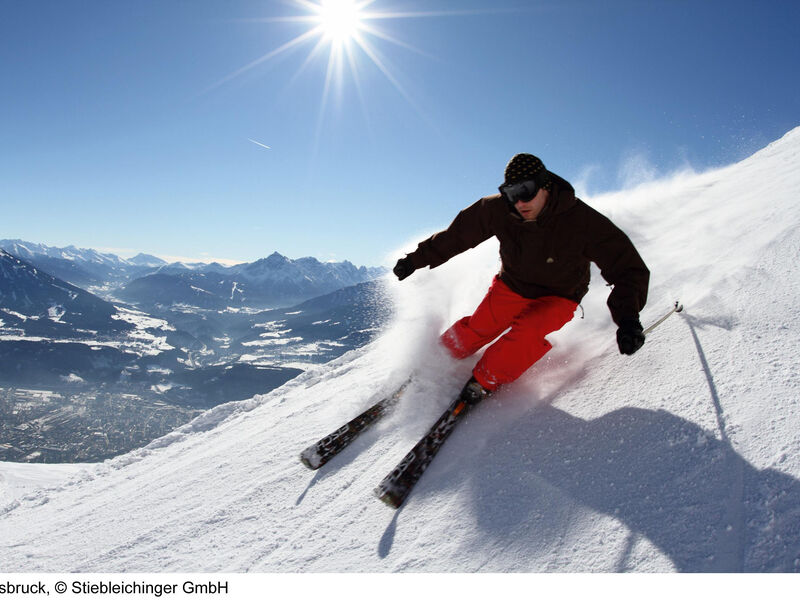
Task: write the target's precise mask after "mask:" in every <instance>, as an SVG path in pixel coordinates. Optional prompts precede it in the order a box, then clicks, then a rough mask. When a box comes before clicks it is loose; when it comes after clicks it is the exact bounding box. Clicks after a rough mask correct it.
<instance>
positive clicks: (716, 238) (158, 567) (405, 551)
mask: <svg viewBox="0 0 800 600" xmlns="http://www.w3.org/2000/svg"><path fill="white" fill-rule="evenodd" d="M798 153H800V129H796V130H793V131H791V132H789V133H788V134H787V135H786V136H784V137H783V138H782V139H781V140H778V141H777V142H775V143H773V144H771V145H770V146H768V147H767V148H765V149H763V150H762V151H760V152H758V153H756V154H755V155H754V156H752V157H750V158H748V159H747V160H745V161H742V162H741V163H739V164H736V165H731V166H729V167H726V168H723V169H718V170H715V171H711V172H706V173H700V174H694V173H688V172H686V173H681V174H677V175H675V176H673V177H670V178H668V179H666V180H662V181H656V182H651V183H648V184H645V185H642V186H639V187H637V188H634V189H630V190H626V191H624V192H620V193H615V194H607V195H603V196H598V197H594V198H588V199H587V200H588V201H589V203H590V204H592V205H593V206H595V207H596V208H598V209H599V210H601V211H602V212H604V213H605V214H607V215H608V216H610V217H611V218H612V219H613V220H614V221H615V222H616V223H617V224H618V225H620V226H621V227H622V228H623V229H624V230H626V231H627V232H629V234H630V235H631V236H632V238H633V239H634V241H635V242H636V244H637V246H638V248H639V249H640V251H641V253H642V255H643V257H644V259H645V261H646V262H647V263H648V265H649V266H650V268H651V271H652V285H651V290H650V300H649V303H648V306H647V308H646V309H645V311H644V313H643V315H642V321H643V323H644V324H645V326H647V325H648V324H650V323H653V322H655V321H656V320H657V319H658V318H659V317H660V316H662V315H663V314H664V313H666V312H667V311H668V310H669V309H670V308H671V306H672V304H673V302H674V301H675V300H677V299H680V300H681V301H682V302H683V304H684V305H685V310H684V311H683V312H682V313H678V314H674V315H672V316H671V317H669V318H668V319H667V320H666V321H665V322H664V323H663V324H661V325H660V326H659V327H658V328H657V329H656V330H655V331H654V332H653V333H652V334H651V335H650V336H649V337H648V340H647V343H646V344H645V346H644V348H642V350H640V351H639V352H638V353H637V354H636V355H634V356H632V357H625V356H621V355H620V354H619V353H618V352H617V349H616V344H615V342H614V325H613V323H612V322H611V320H610V317H609V315H608V311H607V309H606V307H605V305H604V303H605V299H606V296H607V293H608V290H607V288H606V287H605V286H604V285H603V282H602V280H601V279H600V278H599V276H598V275H597V274H596V273H595V274H594V281H593V286H592V291H591V292H590V294H589V295H588V296H587V297H586V298H585V300H584V302H583V309H584V311H585V318H583V319H581V318H580V312H579V313H578V316H577V317H576V319H574V320H573V321H572V322H571V323H569V324H568V325H567V326H565V327H564V328H563V329H562V330H560V331H559V332H557V333H556V334H553V335H552V336H551V341H552V342H553V344H554V349H553V350H552V351H551V353H550V354H549V355H548V356H546V357H545V359H543V360H542V361H540V362H539V363H538V364H537V365H535V366H534V367H533V368H532V369H531V370H530V371H529V372H528V373H526V374H525V375H524V376H523V377H522V378H521V379H520V380H519V381H518V382H517V383H516V384H514V385H513V386H510V387H508V388H506V389H504V390H502V391H500V392H498V393H497V394H496V395H495V396H493V397H491V398H490V399H489V400H487V401H485V402H484V403H482V404H481V405H479V406H478V407H476V408H475V409H474V410H473V411H472V412H471V413H470V414H469V415H468V416H467V417H466V419H465V420H464V422H463V423H462V424H461V425H459V427H458V428H457V429H456V430H455V431H454V433H453V435H452V437H451V438H450V440H449V441H448V442H447V444H446V445H445V447H444V448H443V449H442V451H441V452H440V454H439V455H438V456H437V458H436V460H435V461H434V462H433V463H432V465H431V467H430V468H429V470H428V471H427V472H426V473H425V475H424V476H423V477H422V479H421V480H420V482H419V484H418V486H417V488H416V489H415V490H414V492H413V494H412V495H411V496H410V497H409V499H408V501H407V503H406V505H404V506H403V507H402V508H401V509H400V510H399V511H392V510H391V509H388V508H387V507H386V506H384V505H383V504H381V503H380V502H378V501H377V500H375V499H374V497H373V496H372V490H373V488H374V487H375V486H376V485H377V483H378V482H379V481H380V480H381V479H382V477H383V476H384V475H385V474H386V473H387V472H389V471H390V470H391V469H392V468H393V467H394V466H395V464H396V463H397V462H398V461H399V460H400V459H401V458H402V457H403V455H404V454H405V453H406V452H407V451H408V449H409V448H410V447H411V446H412V445H413V444H414V443H415V442H416V440H417V439H418V438H419V436H420V435H421V434H422V433H423V432H424V431H425V430H426V429H427V428H428V426H429V425H430V424H431V423H432V421H433V420H434V419H435V418H436V417H437V416H438V415H439V414H440V412H441V411H442V410H443V409H444V407H445V406H446V405H447V404H448V402H449V400H450V398H451V397H452V395H453V394H454V393H455V392H456V391H457V390H458V389H459V388H460V386H461V385H462V384H463V382H464V381H465V380H466V379H467V377H468V376H469V371H470V369H471V366H472V364H473V363H474V360H475V359H472V360H467V361H462V362H455V361H453V360H451V359H450V358H448V357H447V356H445V355H444V353H443V352H442V351H441V350H440V349H439V348H438V347H437V346H436V343H435V341H436V338H437V336H438V334H439V333H440V332H441V331H442V330H443V329H444V328H445V327H447V326H448V325H449V324H450V322H452V321H453V320H455V319H456V318H458V317H461V316H463V315H464V314H468V313H469V312H471V311H472V310H473V309H474V307H475V305H476V304H477V302H478V301H480V299H481V297H482V296H483V294H484V293H485V290H486V287H487V285H488V283H489V280H490V278H491V276H492V275H493V273H494V272H495V271H496V269H497V246H496V243H493V242H487V243H485V244H483V245H481V246H480V247H478V248H477V249H475V250H473V251H471V252H469V253H466V254H464V255H461V256H459V257H457V258H456V259H453V260H452V261H450V262H449V263H447V264H446V265H444V266H442V267H440V268H438V269H435V270H433V271H429V270H425V271H421V272H418V273H415V274H414V275H413V276H412V277H411V278H409V279H407V280H406V281H404V282H402V283H399V282H396V281H392V282H390V283H389V285H390V287H391V290H392V293H394V294H395V296H396V300H397V306H398V314H397V315H396V317H395V319H394V321H393V322H392V324H391V325H390V326H389V327H388V328H387V330H386V331H385V332H384V333H383V334H382V335H381V336H379V337H378V339H377V340H376V341H374V342H373V343H372V344H370V345H369V346H367V347H365V348H362V349H360V350H357V351H353V352H350V353H348V354H346V355H344V356H342V357H340V358H338V359H336V360H335V361H333V362H331V363H328V364H326V365H321V366H316V367H313V368H310V369H309V370H308V371H306V372H305V373H304V374H303V375H301V376H299V377H297V378H295V379H294V380H292V381H290V382H289V383H287V384H285V385H284V386H282V387H281V388H279V389H277V390H274V391H273V392H271V393H270V394H267V395H263V396H256V397H255V398H252V399H250V400H246V401H243V402H235V403H229V404H224V405H222V406H218V407H216V408H214V409H212V410H209V411H207V412H205V413H203V414H202V415H201V416H199V417H198V418H197V419H195V420H194V421H192V422H191V423H189V424H187V425H185V426H184V427H182V428H180V429H178V430H176V431H174V432H172V433H170V434H169V435H167V436H165V437H163V438H160V439H158V440H155V441H154V442H152V443H151V444H150V445H149V446H147V447H146V448H143V449H140V450H136V451H134V452H131V453H129V454H126V455H124V456H120V457H117V458H115V459H113V460H109V461H106V462H104V463H102V464H97V465H83V466H82V468H81V469H80V471H79V472H76V473H74V474H73V476H72V477H71V478H70V479H68V480H67V479H65V478H63V477H61V475H59V476H58V477H56V478H53V477H52V472H50V471H47V470H46V469H48V468H49V467H44V466H42V467H40V466H39V465H30V466H26V467H24V468H25V469H26V471H25V472H26V477H28V478H29V481H36V489H33V487H32V485H27V484H26V485H25V486H17V485H12V486H9V485H8V484H6V485H5V487H4V489H3V493H4V499H2V501H0V539H3V540H4V542H5V543H4V544H2V545H0V564H2V565H4V570H9V571H18V572H28V571H51V572H52V571H61V572H67V571H80V572H120V571H124V572H209V571H228V572H245V571H247V572H253V571H263V572H465V571H466V572H473V571H479V572H504V573H505V572H565V573H572V572H617V571H634V572H673V571H681V572H688V571H792V572H797V571H800V410H798V408H800V407H799V406H798V404H799V403H800V400H798V398H800V393H799V392H800V390H799V389H798V388H799V387H800V377H798V363H799V362H800V361H798V350H797V347H798V345H797V342H796V340H797V338H798V334H799V333H800V318H798V316H797V312H798V311H797V310H796V304H797V299H798V297H800V293H798V292H800V290H799V289H798V286H799V285H800V277H798V275H797V273H798V271H797V268H796V262H797V257H798V255H800V252H798V251H799V250H800V232H799V230H798V227H797V226H798V224H799V223H800V203H798V202H797V200H796V199H797V197H798V194H800V170H798V169H797V165H798ZM405 250H407V249H405ZM398 254H400V251H399V250H398ZM792 348H794V350H792ZM411 371H414V372H416V377H415V379H414V381H413V383H412V384H411V385H410V386H409V388H408V390H407V392H406V394H405V396H404V399H403V402H401V403H400V404H399V405H398V407H397V410H396V411H395V412H394V413H393V414H392V415H390V416H389V417H387V418H386V419H384V420H383V421H381V422H379V423H378V424H377V425H376V426H375V427H374V428H373V429H372V430H368V431H367V432H365V433H364V434H363V435H362V436H361V438H359V439H358V440H356V441H355V442H354V444H353V445H352V446H351V447H350V448H349V449H347V450H346V451H345V452H344V453H343V454H342V455H340V456H338V457H336V458H335V459H333V460H332V461H331V462H330V463H328V464H327V465H325V466H324V467H323V468H322V469H320V470H319V471H316V472H311V471H308V470H307V469H306V468H305V467H303V466H302V465H301V464H300V462H299V460H298V455H299V453H300V452H301V451H302V450H303V449H304V448H305V446H306V445H308V444H309V443H311V442H313V441H315V440H317V439H318V438H320V437H322V436H323V435H326V434H327V433H329V432H330V431H331V430H333V429H334V428H335V427H338V426H339V425H340V424H341V423H343V422H344V421H345V420H347V419H349V418H351V417H352V416H354V415H356V414H358V413H359V412H360V411H361V410H363V409H364V408H366V407H367V406H369V405H370V404H371V403H372V402H374V401H375V400H376V399H377V398H379V397H381V395H382V394H385V393H387V392H389V391H391V390H392V389H393V388H395V387H397V386H398V385H399V384H400V383H401V382H402V381H404V380H405V378H406V377H407V375H408V373H409V372H411ZM19 468H23V467H20V466H18V465H12V464H2V465H0V477H2V478H3V481H5V482H7V481H10V480H12V479H13V477H14V476H15V475H14V473H15V472H16V473H18V472H19V471H16V469H19ZM39 468H41V471H39V470H38V469H39ZM17 477H19V476H17ZM76 532H80V535H76Z"/></svg>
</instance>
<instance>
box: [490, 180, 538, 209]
mask: <svg viewBox="0 0 800 600" xmlns="http://www.w3.org/2000/svg"><path fill="white" fill-rule="evenodd" d="M498 189H499V190H500V193H501V194H502V195H503V198H505V199H506V201H507V202H508V203H509V204H510V205H511V206H514V205H515V204H516V203H517V202H530V201H531V200H533V198H534V196H536V194H538V193H539V184H538V183H536V182H535V181H533V180H532V179H531V180H529V181H521V182H519V183H511V184H504V185H501V186H500V187H499V188H498Z"/></svg>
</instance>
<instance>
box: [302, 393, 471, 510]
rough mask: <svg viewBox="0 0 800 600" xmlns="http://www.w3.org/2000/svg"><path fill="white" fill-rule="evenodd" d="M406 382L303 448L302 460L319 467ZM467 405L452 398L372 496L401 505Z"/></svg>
mask: <svg viewBox="0 0 800 600" xmlns="http://www.w3.org/2000/svg"><path fill="white" fill-rule="evenodd" d="M409 383H411V379H410V378H409V379H408V380H406V382H405V383H403V385H401V386H400V387H399V388H398V389H397V390H395V391H394V392H393V393H391V394H389V395H388V396H386V397H384V398H383V399H381V400H379V401H378V402H376V403H375V404H374V405H372V406H371V407H369V408H368V409H367V410H365V411H364V412H363V413H361V414H360V415H358V416H357V417H355V418H354V419H352V420H351V421H349V422H348V423H346V424H344V425H342V426H341V427H340V428H339V429H337V430H336V431H334V432H333V433H331V434H329V435H327V436H325V437H324V438H322V439H321V440H319V441H318V442H317V443H315V444H312V445H311V446H309V447H308V448H306V449H305V450H303V452H301V453H300V460H301V462H302V463H303V464H304V465H305V466H307V467H308V468H309V469H319V468H320V467H321V466H322V465H324V464H325V463H326V462H328V461H329V460H330V459H331V458H333V457H334V456H336V455H337V454H339V452H341V451H342V450H344V449H345V448H346V447H347V446H348V445H349V444H350V443H351V442H352V441H353V440H354V439H356V437H358V435H359V434H360V433H361V432H362V431H364V430H365V429H366V428H368V427H369V426H370V425H372V424H373V423H374V422H375V421H377V420H378V419H380V418H381V417H382V416H384V415H385V414H386V413H387V412H388V411H389V409H391V408H392V407H393V406H394V405H395V404H397V402H398V401H399V400H400V397H401V396H402V395H403V392H404V391H405V389H406V388H407V387H408V385H409ZM468 408H469V405H468V404H467V403H466V402H464V401H463V400H461V399H460V398H457V399H456V400H454V401H453V402H452V403H451V404H450V406H448V407H447V410H445V411H444V412H443V413H442V416H441V417H439V419H438V420H437V421H436V423H434V424H433V427H431V428H430V429H429V430H428V432H427V433H426V434H425V435H424V436H423V437H422V439H420V441H419V442H417V444H416V445H415V446H414V447H413V448H412V449H411V451H410V452H409V453H408V454H406V455H405V457H403V460H401V461H400V462H399V463H398V465H397V466H396V467H395V468H394V469H393V470H392V472H391V473H389V474H388V475H387V476H386V477H384V478H383V481H381V483H380V484H379V485H378V487H377V488H375V495H376V496H377V497H378V498H379V499H380V500H382V501H383V502H385V503H386V504H388V505H389V506H391V507H392V508H400V505H401V504H403V502H404V501H405V499H406V498H407V497H408V495H409V494H410V493H411V490H412V489H413V488H414V484H416V483H417V481H418V480H419V478H420V477H421V476H422V474H423V473H424V472H425V469H427V468H428V465H430V463H431V461H432V460H433V457H434V456H436V453H437V452H438V451H439V449H440V448H441V447H442V445H443V444H444V442H445V440H446V439H447V438H448V437H449V436H450V433H451V432H452V431H453V429H454V428H455V426H456V423H458V421H459V420H460V418H461V417H462V416H464V414H466V412H467V409H468Z"/></svg>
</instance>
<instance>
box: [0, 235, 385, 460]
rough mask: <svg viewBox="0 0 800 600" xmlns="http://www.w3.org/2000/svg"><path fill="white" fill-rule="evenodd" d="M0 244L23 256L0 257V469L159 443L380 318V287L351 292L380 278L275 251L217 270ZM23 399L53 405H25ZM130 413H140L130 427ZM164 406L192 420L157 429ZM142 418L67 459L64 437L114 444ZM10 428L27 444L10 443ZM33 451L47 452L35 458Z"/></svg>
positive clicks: (372, 327)
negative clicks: (198, 414) (36, 397)
mask: <svg viewBox="0 0 800 600" xmlns="http://www.w3.org/2000/svg"><path fill="white" fill-rule="evenodd" d="M3 246H4V247H7V248H10V249H11V250H14V251H15V252H18V253H19V254H21V255H24V256H25V258H21V257H20V256H16V255H13V254H11V253H9V252H8V251H6V250H3V249H0V421H2V423H0V459H2V458H3V457H7V458H8V457H12V458H15V459H27V460H57V461H59V462H64V461H67V462H68V461H69V460H71V459H80V460H87V459H97V458H101V457H108V456H113V455H115V454H117V453H119V452H121V451H126V450H130V449H131V448H132V447H136V446H135V445H131V444H136V445H141V444H142V443H146V442H147V441H149V440H150V439H152V437H154V436H157V435H161V434H163V433H166V430H164V429H163V428H161V426H163V427H174V426H175V425H176V424H180V423H181V422H185V421H186V420H187V419H189V418H191V417H192V416H193V415H194V413H193V412H191V410H196V409H198V408H208V407H210V406H214V405H216V404H219V403H224V402H229V401H232V400H238V399H243V398H247V397H250V396H252V395H253V394H256V393H264V392H266V391H269V390H271V389H273V388H275V387H277V386H279V385H281V384H283V383H285V382H286V381H287V380H289V379H291V378H293V377H295V376H297V375H298V374H300V373H302V372H303V371H304V370H306V369H308V368H309V367H310V366H313V365H315V364H319V363H322V362H326V361H328V360H331V359H333V358H336V357H338V356H341V355H342V354H344V353H345V352H348V351H349V350H352V349H354V348H357V347H360V346H361V345H363V344H365V343H367V342H369V341H370V340H371V339H372V338H373V337H374V336H375V335H376V333H377V332H378V331H379V330H380V327H381V326H382V324H383V323H385V321H386V319H388V316H389V314H390V313H391V310H392V309H391V303H390V302H387V300H386V297H385V292H384V290H383V284H382V283H381V282H380V281H377V280H371V281H361V280H362V279H368V278H369V277H371V276H375V275H378V274H380V273H381V272H382V270H381V269H367V268H365V267H362V268H360V269H358V268H356V267H354V266H353V265H352V264H350V263H348V262H345V263H327V264H326V263H322V262H320V261H318V260H316V259H313V258H305V259H299V260H297V261H293V260H290V259H288V258H286V257H284V256H281V255H280V254H277V253H275V254H273V255H271V256H270V257H268V258H266V259H263V260H260V261H256V262H254V263H248V264H242V265H237V266H234V267H224V266H222V265H214V264H212V265H201V264H195V265H185V264H180V263H172V264H168V263H166V262H165V261H161V260H160V259H157V258H156V257H152V256H148V255H139V256H138V257H134V258H133V259H130V260H124V259H120V258H119V257H116V256H114V255H108V254H102V253H99V252H96V251H94V250H79V249H76V248H75V247H73V246H70V247H67V248H52V247H47V246H43V245H38V244H31V243H28V242H21V241H13V242H9V241H5V242H3ZM47 268H53V269H55V270H56V271H57V272H58V273H60V274H61V275H63V276H65V277H70V278H71V280H72V281H67V280H65V279H63V278H61V277H58V276H56V275H54V274H52V273H50V272H48V271H47V270H46V269H47ZM75 282H91V285H88V286H87V287H86V289H83V288H82V287H80V286H79V285H76V283H75ZM352 282H356V283H355V284H353V285H351V284H352ZM89 290H91V291H89ZM231 290H233V292H231ZM321 290H322V291H324V293H323V295H321V296H320V295H317V292H318V291H321ZM298 298H299V299H301V300H302V301H303V302H301V303H300V304H298V305H294V306H286V307H285V308H274V306H276V305H277V306H281V305H284V306H285V305H286V304H290V301H293V300H295V299H298ZM30 389H33V390H44V391H43V392H42V393H46V394H59V398H61V400H59V402H58V403H55V404H52V403H50V404H48V403H45V404H42V405H39V404H37V403H34V404H31V401H30V392H29V391H25V390H30ZM47 397H51V396H47ZM99 398H103V399H104V400H103V401H102V402H100V401H99V400H98V399H99ZM126 398H127V400H124V399H126ZM132 402H133V403H135V404H136V406H137V408H136V410H135V411H134V412H135V414H136V415H139V416H136V417H134V416H131V412H130V408H131V407H132V404H131V403H132ZM164 403H167V405H168V406H172V407H179V408H181V410H182V407H185V408H187V409H190V410H189V411H188V412H186V411H183V412H181V410H178V411H177V412H176V411H172V412H171V413H170V415H169V418H166V417H165V416H164V415H165V413H164ZM20 406H24V407H26V410H28V408H30V407H31V406H33V407H34V408H33V409H32V410H33V412H30V411H28V412H25V411H22V412H20V410H19V407H20ZM68 406H71V407H72V408H71V409H70V410H68V411H66V412H65V411H64V409H65V407H68ZM119 406H122V407H124V408H123V409H122V415H124V418H122V419H119V418H118V417H119V416H120V408H119ZM55 415H61V416H60V417H56V416H55ZM154 415H157V418H155V419H154ZM41 419H48V422H50V421H52V422H55V423H58V427H57V429H58V431H59V432H60V433H59V435H58V436H57V438H58V439H59V440H60V441H59V443H58V444H53V443H45V441H44V440H45V439H46V438H47V436H39V429H38V426H36V427H31V423H38V422H40V421H41ZM181 419H182V420H181ZM16 421H19V422H18V423H17V422H16ZM87 421H88V422H90V423H94V424H95V425H93V426H87ZM140 421H144V422H147V423H150V424H151V425H152V423H153V422H154V421H156V422H158V423H160V426H159V427H155V428H154V427H152V426H149V429H148V432H147V433H146V434H144V433H143V434H142V435H141V436H138V437H137V436H134V437H125V440H126V441H124V442H119V443H112V444H110V445H106V446H101V447H95V446H96V439H95V438H94V437H92V436H89V438H86V437H85V436H83V437H81V435H78V438H79V441H80V443H81V444H83V445H82V446H80V447H76V448H75V449H70V448H72V447H73V446H75V445H76V443H77V442H76V441H75V439H73V438H74V437H75V436H72V437H71V436H70V434H69V433H68V431H69V430H70V428H71V429H74V430H75V431H76V432H80V431H86V430H87V429H88V430H90V431H92V430H93V429H92V427H100V429H94V430H93V431H95V433H97V434H98V435H99V434H100V433H102V434H103V435H104V436H105V438H106V439H118V438H119V437H120V436H121V435H123V437H124V436H125V435H127V432H128V431H131V430H132V429H131V428H132V427H133V430H134V431H136V430H138V427H139V425H138V423H140ZM109 423H113V424H114V425H113V426H112V427H111V429H112V435H111V436H109V432H108V431H107V429H108V427H109V426H110V425H109ZM20 428H23V429H20ZM22 430H25V431H29V432H33V433H35V434H36V435H34V436H33V438H31V436H28V437H25V436H23V437H21V438H20V436H19V435H18V433H19V431H22ZM51 433H52V432H51ZM48 435H50V434H48ZM9 436H10V437H9ZM31 440H34V441H35V444H34V441H31ZM9 442H13V443H11V444H10V445H9ZM87 443H89V444H90V445H92V448H93V450H91V451H89V450H87V448H86V444H87ZM42 444H44V445H45V446H46V447H47V448H48V451H46V452H45V451H43V450H41V448H40V449H35V448H36V447H41V445H42ZM4 445H5V449H4ZM37 445H38V446H37ZM26 457H27V458H26Z"/></svg>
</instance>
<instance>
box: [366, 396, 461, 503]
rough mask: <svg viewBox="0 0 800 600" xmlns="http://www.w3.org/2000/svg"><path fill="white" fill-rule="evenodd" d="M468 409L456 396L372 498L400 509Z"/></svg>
mask: <svg viewBox="0 0 800 600" xmlns="http://www.w3.org/2000/svg"><path fill="white" fill-rule="evenodd" d="M469 407H470V405H469V404H467V403H466V402H465V401H464V400H462V399H461V397H460V396H459V398H457V399H456V400H454V401H453V403H452V404H450V406H448V407H447V410H446V411H444V413H442V416H441V417H439V419H438V420H437V421H436V423H434V424H433V427H431V428H430V430H429V431H428V433H426V434H425V436H424V437H423V438H422V439H421V440H420V441H419V442H417V445H416V446H414V448H413V449H412V450H411V452H409V453H408V454H406V456H405V457H404V458H403V460H401V461H400V463H399V464H398V465H397V466H396V467H395V468H394V470H393V471H392V472H391V473H389V474H388V475H387V476H386V477H384V479H383V481H381V483H380V485H379V486H378V487H377V488H375V495H376V496H377V497H378V498H379V499H380V500H382V501H383V502H385V503H386V504H388V505H389V506H391V507H392V508H400V505H401V504H402V503H403V502H404V501H405V499H406V498H407V497H408V495H409V494H410V493H411V490H412V489H413V488H414V484H416V483H417V481H418V480H419V478H420V477H421V476H422V473H424V472H425V469H427V468H428V465H429V464H431V461H432V460H433V457H434V456H436V453H437V452H439V449H440V448H441V447H442V445H443V444H444V442H445V440H446V439H447V438H448V436H449V435H450V433H451V432H452V431H453V428H454V427H455V426H456V424H457V423H458V421H459V420H460V419H461V417H463V416H464V415H465V414H466V413H467V411H468V409H469Z"/></svg>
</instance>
